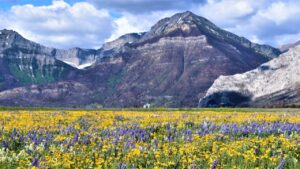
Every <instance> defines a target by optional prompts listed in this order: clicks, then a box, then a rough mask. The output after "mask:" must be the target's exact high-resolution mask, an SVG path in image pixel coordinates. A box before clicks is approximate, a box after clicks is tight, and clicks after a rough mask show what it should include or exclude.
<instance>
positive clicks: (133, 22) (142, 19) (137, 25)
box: [107, 11, 178, 41]
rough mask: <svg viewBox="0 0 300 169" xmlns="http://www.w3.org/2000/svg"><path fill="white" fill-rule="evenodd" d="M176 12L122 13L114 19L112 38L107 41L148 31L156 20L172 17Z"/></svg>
mask: <svg viewBox="0 0 300 169" xmlns="http://www.w3.org/2000/svg"><path fill="white" fill-rule="evenodd" d="M176 12H178V11H161V12H159V11H158V12H151V13H147V14H132V13H122V16H121V17H119V18H117V19H115V20H114V23H115V29H114V31H113V33H112V36H111V37H110V38H109V39H108V40H107V41H111V40H114V39H116V38H118V37H120V36H122V35H124V34H127V33H139V32H146V31H149V30H150V28H151V26H153V25H154V24H155V23H156V22H157V21H158V20H160V19H162V18H166V17H170V16H172V15H174V14H175V13H176Z"/></svg>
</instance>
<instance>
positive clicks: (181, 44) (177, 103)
mask: <svg viewBox="0 0 300 169" xmlns="http://www.w3.org/2000/svg"><path fill="white" fill-rule="evenodd" d="M257 51H258V52H257ZM278 53H279V51H278V50H276V49H274V48H271V47H269V46H260V45H257V44H253V43H251V42H250V41H248V40H246V39H245V38H241V37H238V36H236V35H233V34H232V33H229V32H226V31H224V30H222V29H220V28H218V27H217V26H215V25H214V24H212V23H211V22H209V21H208V20H206V19H204V18H202V17H199V16H196V15H195V14H193V13H191V12H185V13H180V14H176V15H174V16H172V17H170V18H166V19H163V20H161V21H159V22H158V23H157V24H156V25H154V26H153V27H152V29H151V30H150V31H149V32H146V33H145V35H144V36H143V37H142V38H141V39H140V40H138V41H136V42H134V43H132V44H130V45H129V47H128V48H127V49H126V50H125V51H124V52H123V53H121V54H120V55H122V56H123V58H127V61H126V67H125V68H124V69H123V74H122V76H121V77H120V80H119V81H120V82H119V83H118V84H117V85H116V88H115V90H116V91H117V92H116V93H115V94H114V95H112V96H111V97H109V98H108V99H107V100H106V105H110V106H113V107H114V106H120V105H121V106H128V105H129V106H141V105H143V104H145V103H147V102H149V103H151V104H153V105H157V106H168V107H185V106H188V107H193V106H196V105H197V102H198V99H199V98H200V97H201V96H203V95H204V94H205V92H206V90H207V89H208V88H209V87H210V85H211V84H212V83H213V81H214V80H215V79H216V78H218V77H219V76H220V75H231V74H235V73H240V72H245V71H248V70H251V69H253V68H256V67H257V66H259V65H260V64H262V63H264V62H266V61H268V60H269V59H270V58H273V57H276V56H277V55H278Z"/></svg>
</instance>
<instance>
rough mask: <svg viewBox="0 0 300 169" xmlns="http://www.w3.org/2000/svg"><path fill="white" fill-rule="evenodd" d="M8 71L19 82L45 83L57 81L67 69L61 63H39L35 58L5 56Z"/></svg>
mask: <svg viewBox="0 0 300 169" xmlns="http://www.w3.org/2000/svg"><path fill="white" fill-rule="evenodd" d="M6 62H7V64H8V67H9V70H10V72H11V73H12V74H13V75H14V76H15V77H16V79H18V80H19V82H20V83H21V84H24V85H28V84H46V83H51V82H54V81H57V80H59V79H61V78H62V77H64V76H65V74H66V72H67V71H68V69H67V68H64V67H63V65H56V64H57V63H56V62H55V63H54V64H53V65H52V64H43V65H40V64H39V63H38V60H37V59H36V58H7V59H6Z"/></svg>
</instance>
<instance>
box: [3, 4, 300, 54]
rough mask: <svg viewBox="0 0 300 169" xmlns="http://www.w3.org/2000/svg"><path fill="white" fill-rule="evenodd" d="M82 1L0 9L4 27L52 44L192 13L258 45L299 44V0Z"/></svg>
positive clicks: (112, 34) (103, 36)
mask: <svg viewBox="0 0 300 169" xmlns="http://www.w3.org/2000/svg"><path fill="white" fill-rule="evenodd" d="M0 1H6V2H9V1H10V2H21V1H19V0H0ZM78 1H80V0H65V1H62V0H60V1H58V0H56V1H53V2H52V3H50V5H44V6H37V5H18V6H13V7H11V8H9V10H8V11H2V12H1V10H0V20H1V22H0V28H9V29H14V30H16V31H18V32H20V33H21V34H22V35H24V36H25V37H26V38H29V39H31V40H34V41H36V42H39V43H42V44H44V45H48V46H53V47H59V48H69V47H75V46H79V47H84V48H95V47H100V46H101V45H102V43H103V42H105V41H110V40H113V39H116V38H117V37H119V36H121V35H123V34H125V33H131V32H144V31H148V30H149V29H150V28H151V26H153V25H154V24H155V23H156V22H157V21H159V20H160V19H162V18H165V17H170V16H172V15H174V14H175V13H177V12H183V11H187V10H190V11H192V12H194V13H196V14H198V15H201V16H204V17H206V18H208V19H209V20H211V21H212V22H214V23H215V24H216V25H218V26H220V27H221V28H223V29H226V30H229V31H231V32H233V33H235V34H238V35H240V36H244V37H246V38H248V39H250V40H252V41H255V42H259V43H265V44H270V45H273V46H280V45H282V44H285V43H292V42H293V41H297V40H300V29H298V28H299V27H300V17H298V16H299V15H300V1H299V0H259V1H253V0H239V1H237V0H185V1H183V0H85V1H84V0H82V1H84V2H78ZM22 2H24V1H22ZM32 2H33V1H32ZM34 2H35V3H34V4H37V2H41V1H38V0H34ZM47 2H48V4H49V1H47Z"/></svg>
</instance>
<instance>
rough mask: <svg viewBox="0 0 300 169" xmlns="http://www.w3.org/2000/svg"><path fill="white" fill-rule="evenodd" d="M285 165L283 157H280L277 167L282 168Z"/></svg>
mask: <svg viewBox="0 0 300 169" xmlns="http://www.w3.org/2000/svg"><path fill="white" fill-rule="evenodd" d="M284 166H285V159H282V160H281V162H280V164H279V165H278V166H277V169H284Z"/></svg>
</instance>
